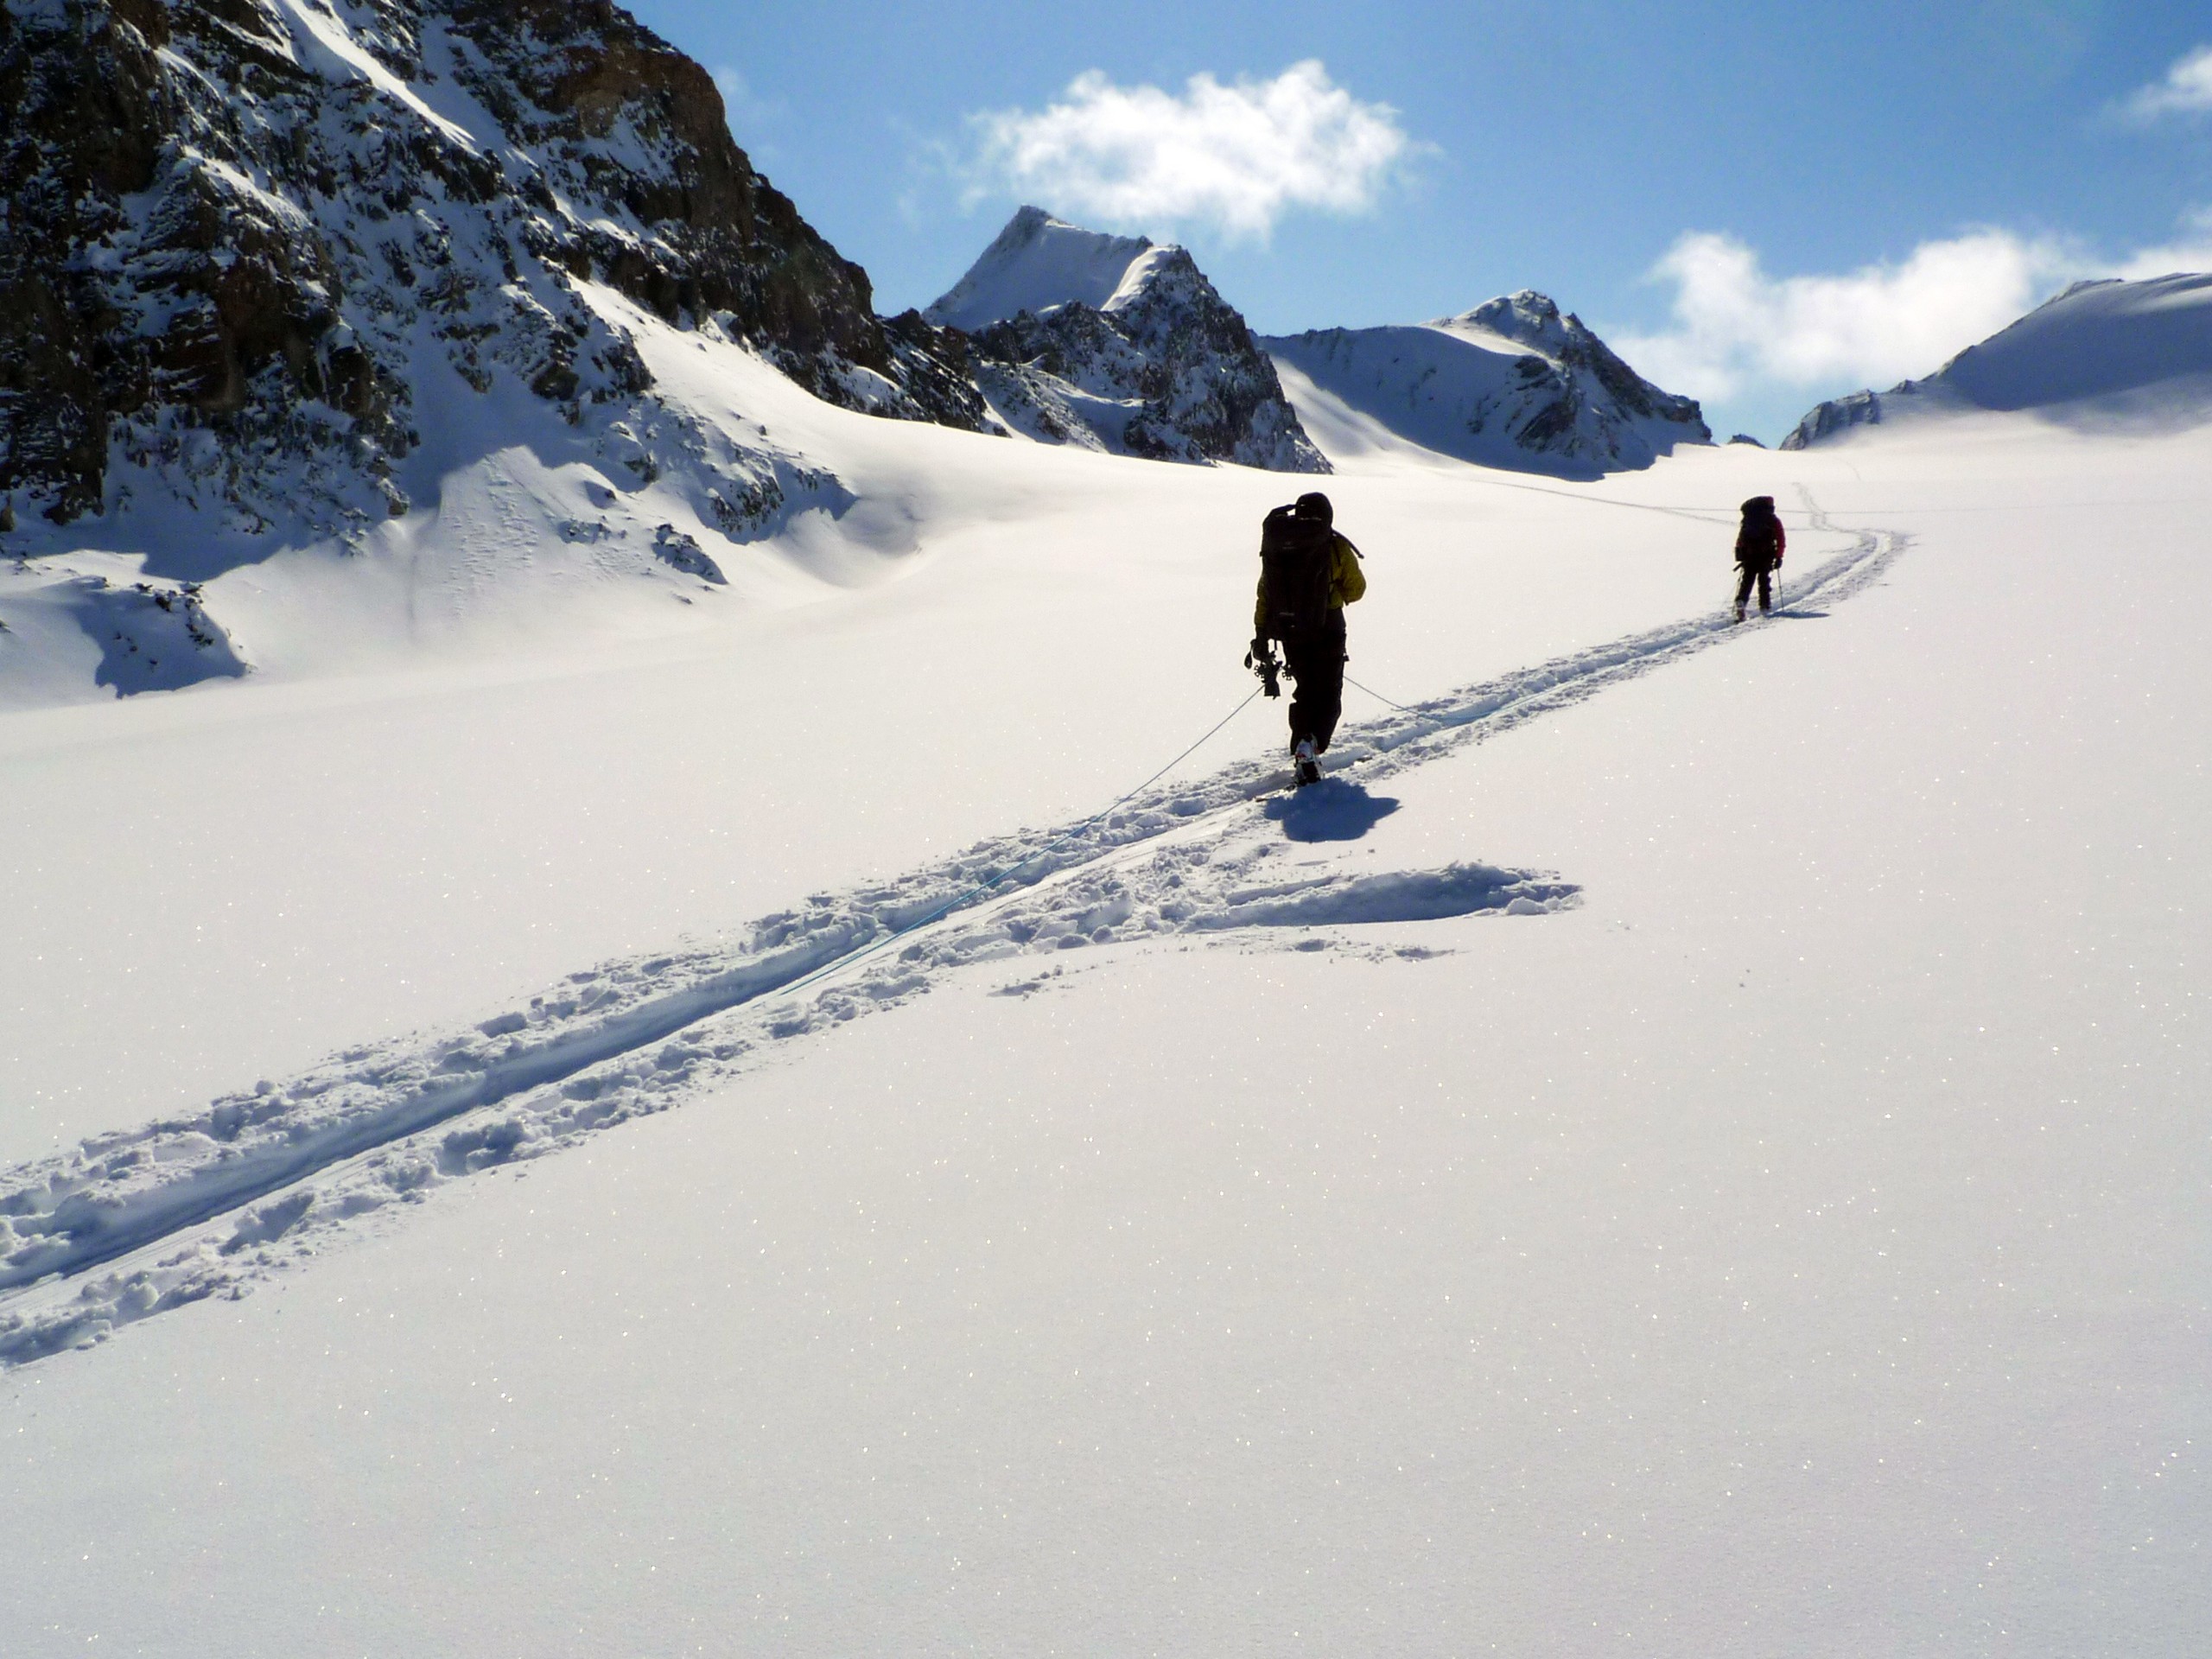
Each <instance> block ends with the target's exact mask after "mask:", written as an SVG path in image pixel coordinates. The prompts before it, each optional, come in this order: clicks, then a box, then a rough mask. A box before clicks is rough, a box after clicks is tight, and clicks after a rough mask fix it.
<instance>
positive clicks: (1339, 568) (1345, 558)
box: [1252, 530, 1367, 636]
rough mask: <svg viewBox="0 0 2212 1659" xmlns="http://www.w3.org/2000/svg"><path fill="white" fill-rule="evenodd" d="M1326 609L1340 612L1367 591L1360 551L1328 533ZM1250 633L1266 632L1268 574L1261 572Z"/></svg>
mask: <svg viewBox="0 0 2212 1659" xmlns="http://www.w3.org/2000/svg"><path fill="white" fill-rule="evenodd" d="M1329 556H1330V566H1329V608H1330V609H1331V610H1332V611H1341V610H1342V609H1344V607H1345V606H1347V605H1350V604H1351V603H1352V602H1353V601H1356V600H1357V599H1358V598H1359V597H1360V595H1361V594H1364V593H1365V592H1366V591H1367V572H1365V571H1364V570H1363V569H1360V568H1359V550H1358V549H1357V548H1356V547H1354V546H1353V545H1352V544H1351V539H1350V538H1349V537H1346V536H1344V534H1343V533H1342V532H1341V531H1333V530H1332V531H1330V532H1329ZM1252 632H1253V633H1254V635H1255V636H1264V635H1265V634H1266V633H1267V632H1268V573H1267V572H1266V571H1265V570H1262V571H1261V572H1260V591H1259V594H1258V596H1257V597H1256V598H1255V600H1254V601H1253V603H1252Z"/></svg>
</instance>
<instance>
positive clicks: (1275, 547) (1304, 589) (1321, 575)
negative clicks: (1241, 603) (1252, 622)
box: [1260, 506, 1335, 639]
mask: <svg viewBox="0 0 2212 1659" xmlns="http://www.w3.org/2000/svg"><path fill="white" fill-rule="evenodd" d="M1334 539H1335V538H1334V537H1333V536H1332V534H1331V532H1330V529H1329V526H1328V524H1326V523H1325V521H1323V520H1321V519H1319V518H1300V516H1299V513H1298V509H1297V508H1296V507H1294V506H1291V507H1277V508H1275V509H1274V512H1270V513H1268V516H1267V518H1265V519H1264V520H1262V523H1261V524H1260V570H1261V575H1262V577H1263V579H1264V580H1265V581H1266V582H1267V586H1268V638H1270V639H1297V638H1299V637H1300V635H1303V634H1307V633H1311V632H1313V631H1314V630H1315V629H1316V628H1319V626H1321V625H1322V624H1323V623H1325V622H1326V621H1327V620H1329V592H1330V587H1329V579H1330V576H1331V575H1332V571H1333V569H1334V566H1335V557H1334V553H1335V549H1334V546H1333V543H1334Z"/></svg>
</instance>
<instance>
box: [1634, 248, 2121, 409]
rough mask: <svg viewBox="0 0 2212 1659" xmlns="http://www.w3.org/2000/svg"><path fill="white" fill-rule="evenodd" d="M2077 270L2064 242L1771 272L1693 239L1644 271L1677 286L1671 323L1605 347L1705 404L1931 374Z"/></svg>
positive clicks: (1752, 258) (1749, 256) (1926, 252)
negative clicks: (1814, 272) (1760, 389)
mask: <svg viewBox="0 0 2212 1659" xmlns="http://www.w3.org/2000/svg"><path fill="white" fill-rule="evenodd" d="M2082 274H2083V261H2082V258H2081V257H2079V255H2078V254H2077V253H2076V252H2075V251H2074V250H2073V249H2072V247H2071V246H2070V245H2068V244H2065V243H2062V242H2059V241H2056V240H2054V239H2050V238H2025V237H2021V236H2017V235H2014V234H2013V233H2012V232H2008V231H2001V230H1985V231H1974V232H1968V233H1967V234H1965V235H1963V236H1958V237H1953V238H1948V239H1945V240H1941V241H1933V242H1923V244H1921V245H1920V246H1919V247H1917V248H1916V249H1915V250H1913V251H1912V253H1911V255H1910V257H1907V258H1905V259H1904V260H1903V261H1900V262H1897V263H1894V264H1872V265H1866V266H1862V267H1861V268H1860V269H1859V270H1853V271H1849V272H1846V273H1844V274H1842V275H1839V276H1801V277H1770V276H1769V275H1768V274H1767V273H1766V271H1765V270H1764V269H1763V268H1762V266H1761V264H1760V262H1759V256H1758V253H1757V252H1756V251H1754V250H1753V249H1751V247H1750V246H1749V245H1746V244H1745V243H1744V242H1741V241H1739V240H1738V239H1737V238H1734V237H1732V236H1724V235H1717V234H1714V233H1713V232H1690V233H1688V234H1687V235H1684V236H1682V237H1681V238H1678V239H1677V240H1676V241H1675V245H1674V246H1673V247H1672V248H1670V249H1669V250H1668V251H1667V253H1666V256H1665V257H1663V258H1662V259H1661V260H1660V261H1659V263H1658V264H1657V265H1656V266H1655V267H1654V268H1653V270H1652V275H1653V277H1655V278H1656V279H1657V280H1659V281H1662V282H1667V283H1673V284H1674V286H1675V301H1674V314H1675V315H1674V326H1673V327H1670V328H1669V329H1667V330H1665V331H1663V332H1662V333H1658V334H1645V335H1641V336H1638V335H1633V334H1623V335H1621V336H1619V337H1618V339H1617V340H1616V342H1615V343H1616V344H1617V345H1618V346H1619V348H1620V350H1621V352H1622V353H1623V354H1624V356H1626V357H1627V358H1628V359H1629V360H1630V362H1632V363H1634V364H1635V365H1637V369H1638V370H1639V371H1640V372H1643V373H1644V374H1646V375H1649V377H1650V378H1652V379H1654V380H1656V381H1657V382H1658V383H1659V384H1660V385H1662V386H1667V387H1669V388H1670V389H1675V390H1679V391H1687V392H1689V393H1691V394H1693V395H1694V396H1696V397H1701V398H1706V399H1711V400H1725V399H1727V398H1730V397H1735V396H1737V395H1738V393H1740V392H1742V391H1745V390H1746V389H1748V388H1750V387H1752V386H1764V387H1769V388H1771V387H1778V386H1789V387H1821V388H1826V389H1834V388H1836V387H1840V386H1844V385H1853V386H1859V385H1875V386H1886V385H1891V384H1893V383H1894V382H1896V381H1898V380H1902V379H1905V378H1910V377H1911V376H1914V375H1921V374H1926V373H1928V372H1929V371H1931V370H1933V369H1935V368H1936V367H1937V366H1939V365H1941V364H1942V363H1943V362H1945V361H1946V360H1947V359H1949V358H1951V357H1953V356H1954V355H1955V354H1956V353H1958V352H1960V351H1961V350H1962V349H1964V348H1965V347H1966V346H1970V345H1972V344H1974V341H1976V340H1981V339H1984V338H1986V337H1987V336H1988V335H1990V334H1994V333H1996V332H1997V330H1999V328H2002V327H2005V325H2006V324H2007V323H2009V322H2011V321H2013V320H2014V319H2015V318H2016V317H2018V316H2019V315H2021V314H2022V313H2023V312H2024V311H2026V310H2028V309H2029V308H2031V306H2033V305H2034V304H2036V303H2037V302H2038V301H2040V300H2042V299H2044V298H2045V297H2047V296H2048V295H2049V294H2050V292H2051V291H2052V290H2053V289H2055V288H2056V286H2057V285H2058V284H2059V283H2062V282H2063V281H2064V280H2065V279H2067V278H2069V277H2074V276H2078V275H2082Z"/></svg>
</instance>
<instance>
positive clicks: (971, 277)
mask: <svg viewBox="0 0 2212 1659" xmlns="http://www.w3.org/2000/svg"><path fill="white" fill-rule="evenodd" d="M924 315H925V317H926V318H928V319H929V320H930V321H934V322H938V323H941V324H945V325H948V326H952V327H959V328H962V329H964V330H967V331H968V332H969V334H971V336H972V340H973V355H974V368H975V372H976V382H977V384H978V385H980V386H981V387H982V390H983V392H984V395H985V396H986V397H988V398H989V400H990V404H991V407H992V409H993V410H994V411H995V413H997V414H998V415H999V416H1001V418H1003V419H1004V420H1005V421H1006V423H1007V424H1008V425H1010V426H1012V427H1014V429H1017V430H1018V431H1020V432H1021V433H1023V434H1025V435H1027V436H1030V437H1033V438H1037V439H1039V440H1041V441H1043V442H1051V443H1075V444H1080V445H1082V446H1084V447H1085V448H1094V449H1103V450H1108V451H1111V452H1114V453H1117V454H1130V455H1142V456H1146V457H1148V458H1150V459H1154V460H1159V461H1233V462H1236V463H1237V464H1239V465H1242V466H1246V467H1266V468H1268V469H1270V470H1272V471H1275V472H1288V473H1320V472H1326V471H1328V469H1329V464H1328V462H1327V461H1326V460H1325V459H1324V458H1323V457H1322V454H1321V453H1320V451H1319V449H1317V448H1315V447H1314V445H1313V442H1312V440H1311V439H1309V438H1308V437H1307V436H1306V432H1305V430H1304V429H1303V428H1301V427H1300V425H1299V423H1298V416H1297V413H1296V411H1295V410H1293V409H1292V408H1291V405H1290V401H1289V399H1288V398H1287V397H1284V396H1283V391H1282V384H1281V380H1280V379H1279V378H1278V377H1277V376H1276V373H1275V371H1274V365H1273V364H1272V363H1270V362H1269V361H1268V357H1267V354H1266V353H1264V352H1262V350H1261V349H1260V347H1259V345H1258V343H1257V342H1256V341H1255V340H1254V338H1253V335H1252V331H1251V330H1250V328H1249V327H1246V326H1245V322H1244V319H1243V317H1242V316H1241V315H1238V314H1237V312H1236V309H1235V308H1234V307H1232V306H1230V304H1229V303H1228V302H1226V301H1224V299H1223V298H1222V297H1221V296H1220V295H1219V294H1218V293H1217V292H1216V291H1215V290H1214V286H1213V284H1212V283H1210V282H1208V281H1207V280H1206V278H1205V273H1203V272H1202V271H1200V270H1199V269H1198V265H1197V264H1196V263H1195V262H1194V261H1193V260H1192V257H1191V256H1190V254H1189V253H1188V252H1186V251H1185V250H1183V249H1181V248H1179V247H1175V246H1173V245H1167V246H1155V245H1154V244H1153V243H1152V242H1150V241H1148V240H1147V239H1146V238H1142V237H1112V236H1104V235H1101V234H1099V233H1098V232H1093V231H1086V230H1083V229H1080V228H1079V227H1077V226H1072V225H1069V224H1065V223H1064V222H1063V221H1061V220H1059V219H1054V218H1052V216H1051V215H1050V214H1048V213H1045V212H1044V211H1043V210H1042V209H1041V208H1037V207H1024V208H1022V209H1021V210H1020V212H1019V213H1016V214H1015V215H1014V219H1012V221H1011V222H1010V223H1008V225H1007V227H1006V229H1005V230H1003V231H1002V232H1000V233H999V235H998V237H997V238H996V239H995V240H994V241H993V242H992V244H991V245H990V246H989V247H988V248H987V249H986V250H985V251H984V252H983V255H982V257H981V258H980V259H978V260H977V261H976V264H975V265H974V266H973V267H972V268H971V269H970V270H969V272H968V274H967V275H966V276H965V277H963V278H961V280H960V282H959V283H957V284H956V285H955V286H954V287H953V288H952V289H951V290H950V292H948V293H947V294H946V295H945V296H944V297H943V298H942V299H939V300H938V302H936V303H935V304H934V305H932V306H931V307H930V308H929V309H928V310H927V311H926V312H925V313H924Z"/></svg>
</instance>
